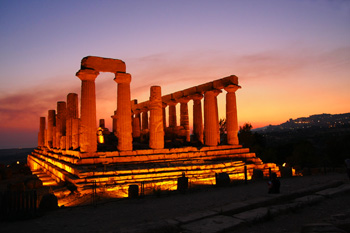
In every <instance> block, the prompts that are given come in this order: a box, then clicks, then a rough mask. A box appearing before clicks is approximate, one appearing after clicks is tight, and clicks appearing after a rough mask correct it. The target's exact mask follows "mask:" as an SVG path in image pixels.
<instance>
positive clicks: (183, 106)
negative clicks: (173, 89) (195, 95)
mask: <svg viewBox="0 0 350 233" xmlns="http://www.w3.org/2000/svg"><path fill="white" fill-rule="evenodd" d="M190 100H191V99H190V98H189V97H182V98H180V99H179V102H180V125H181V126H182V127H184V129H185V130H186V141H187V142H189V141H190V140H191V138H190V122H189V118H188V105H187V103H188V101H190Z"/></svg>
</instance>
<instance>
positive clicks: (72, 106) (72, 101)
mask: <svg viewBox="0 0 350 233" xmlns="http://www.w3.org/2000/svg"><path fill="white" fill-rule="evenodd" d="M75 118H78V94H76V93H69V94H68V95H67V119H66V149H70V148H72V135H73V119H75Z"/></svg>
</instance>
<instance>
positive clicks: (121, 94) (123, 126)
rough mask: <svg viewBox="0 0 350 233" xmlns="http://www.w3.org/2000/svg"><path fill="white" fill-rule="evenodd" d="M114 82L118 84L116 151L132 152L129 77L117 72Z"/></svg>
mask: <svg viewBox="0 0 350 233" xmlns="http://www.w3.org/2000/svg"><path fill="white" fill-rule="evenodd" d="M114 81H115V82H116V83H118V95H117V121H118V123H117V127H118V128H117V137H118V146H117V147H118V150H120V151H127V150H132V125H131V102H130V82H131V75H130V74H127V73H120V72H117V73H116V74H115V79H114Z"/></svg>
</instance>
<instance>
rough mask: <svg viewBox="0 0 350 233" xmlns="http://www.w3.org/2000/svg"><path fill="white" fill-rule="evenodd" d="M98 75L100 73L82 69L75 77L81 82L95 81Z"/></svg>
mask: <svg viewBox="0 0 350 233" xmlns="http://www.w3.org/2000/svg"><path fill="white" fill-rule="evenodd" d="M99 74H100V73H99V72H98V71H96V70H90V69H84V70H79V71H78V72H77V73H76V74H75V75H76V76H77V77H78V78H80V80H81V81H95V79H96V77H97V75H99Z"/></svg>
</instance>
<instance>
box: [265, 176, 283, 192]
mask: <svg viewBox="0 0 350 233" xmlns="http://www.w3.org/2000/svg"><path fill="white" fill-rule="evenodd" d="M268 187H269V192H268V193H280V187H281V182H280V181H279V180H278V179H277V174H276V173H271V180H270V181H269V182H268Z"/></svg>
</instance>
